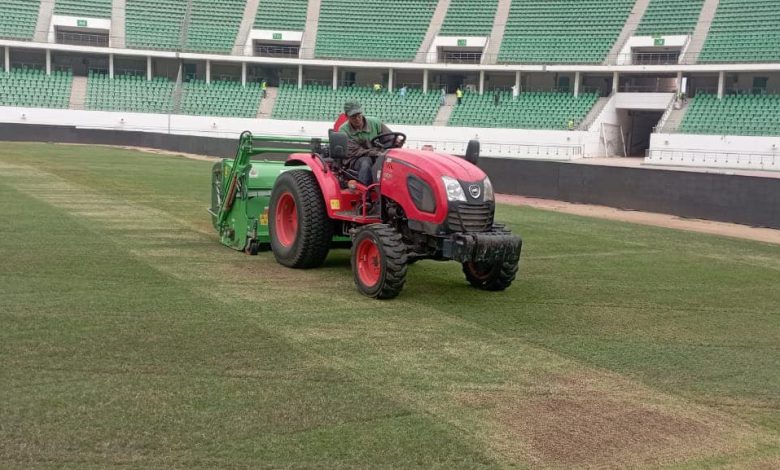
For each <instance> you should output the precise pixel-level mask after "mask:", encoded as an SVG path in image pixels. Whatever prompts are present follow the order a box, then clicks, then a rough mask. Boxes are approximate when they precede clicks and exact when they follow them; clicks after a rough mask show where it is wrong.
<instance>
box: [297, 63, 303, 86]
mask: <svg viewBox="0 0 780 470" xmlns="http://www.w3.org/2000/svg"><path fill="white" fill-rule="evenodd" d="M301 88H303V64H298V89H299V90H300V89H301Z"/></svg>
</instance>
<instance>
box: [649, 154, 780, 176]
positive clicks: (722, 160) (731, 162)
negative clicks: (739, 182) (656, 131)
mask: <svg viewBox="0 0 780 470" xmlns="http://www.w3.org/2000/svg"><path fill="white" fill-rule="evenodd" d="M645 163H646V164H650V165H677V166H694V167H708V168H732V169H743V170H770V171H780V154H779V153H778V152H772V153H760V152H731V151H718V150H696V149H648V150H647V152H646V154H645Z"/></svg>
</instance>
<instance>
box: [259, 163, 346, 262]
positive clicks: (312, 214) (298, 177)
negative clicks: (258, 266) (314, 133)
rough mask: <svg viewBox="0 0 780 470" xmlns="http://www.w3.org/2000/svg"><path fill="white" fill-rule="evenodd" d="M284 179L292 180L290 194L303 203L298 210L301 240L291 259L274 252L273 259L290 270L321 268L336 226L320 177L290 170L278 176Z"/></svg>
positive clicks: (298, 241)
mask: <svg viewBox="0 0 780 470" xmlns="http://www.w3.org/2000/svg"><path fill="white" fill-rule="evenodd" d="M282 178H284V179H290V180H291V181H290V186H291V188H290V189H291V192H292V193H293V197H294V198H296V199H297V201H298V202H299V203H300V204H299V207H297V208H296V209H297V211H298V224H299V227H300V239H299V240H296V241H295V244H296V245H298V246H296V247H294V248H293V250H292V253H291V256H280V255H279V254H278V253H276V251H274V257H275V258H276V260H277V261H278V262H279V263H280V264H282V265H284V266H287V267H290V268H298V269H307V268H316V267H318V266H321V265H322V263H323V262H325V258H327V256H328V251H329V250H330V242H331V239H332V238H333V223H332V221H331V220H330V219H329V218H328V213H327V210H326V208H325V200H324V199H323V197H322V191H321V190H320V187H319V183H318V182H317V177H316V176H314V174H312V172H310V171H307V170H291V171H287V172H284V173H282V174H281V175H279V179H282ZM296 196H297V197H296Z"/></svg>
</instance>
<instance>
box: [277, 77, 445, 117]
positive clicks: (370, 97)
mask: <svg viewBox="0 0 780 470" xmlns="http://www.w3.org/2000/svg"><path fill="white" fill-rule="evenodd" d="M348 100H358V101H359V102H360V103H361V105H362V106H363V110H364V112H365V113H366V114H367V115H369V116H377V117H381V119H382V121H384V122H386V123H388V124H411V125H428V126H430V125H432V124H433V121H434V119H435V118H436V113H437V112H438V109H439V105H438V103H439V97H438V95H437V94H436V93H427V94H425V93H423V92H422V91H421V90H417V89H408V90H407V92H406V96H401V94H400V93H399V92H398V90H395V91H394V92H386V91H382V92H379V93H377V92H375V91H373V90H372V89H370V88H365V87H343V88H339V89H337V90H333V89H332V88H331V87H329V86H324V85H307V86H304V87H302V88H300V89H298V86H297V85H296V84H282V86H281V87H280V88H279V95H278V97H277V99H276V103H275V104H274V109H273V112H272V117H273V118H274V119H290V120H305V121H333V120H335V118H336V116H338V115H339V114H340V113H342V112H343V109H344V103H345V102H346V101H348Z"/></svg>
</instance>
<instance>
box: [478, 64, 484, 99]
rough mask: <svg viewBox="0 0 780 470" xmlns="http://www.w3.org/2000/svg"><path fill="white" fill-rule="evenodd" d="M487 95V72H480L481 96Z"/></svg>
mask: <svg viewBox="0 0 780 470" xmlns="http://www.w3.org/2000/svg"><path fill="white" fill-rule="evenodd" d="M483 93H485V71H484V70H480V71H479V94H480V95H481V94H483Z"/></svg>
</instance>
